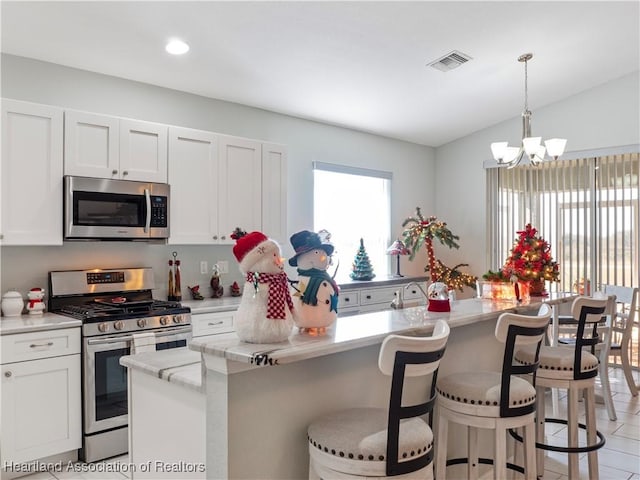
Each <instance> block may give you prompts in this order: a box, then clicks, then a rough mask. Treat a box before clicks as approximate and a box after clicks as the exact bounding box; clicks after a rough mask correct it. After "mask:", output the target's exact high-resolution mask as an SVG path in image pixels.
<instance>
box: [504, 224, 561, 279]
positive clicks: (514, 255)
mask: <svg viewBox="0 0 640 480" xmlns="http://www.w3.org/2000/svg"><path fill="white" fill-rule="evenodd" d="M537 233H538V231H537V230H536V229H535V228H533V227H532V226H531V224H530V223H528V224H527V225H526V226H525V228H524V230H522V231H519V232H517V234H518V237H517V238H516V239H515V241H514V243H513V247H512V249H511V253H510V254H509V257H508V258H507V260H506V262H505V264H504V266H503V267H502V273H503V275H504V276H505V277H506V278H509V277H513V276H516V277H518V279H519V280H521V281H528V282H531V283H532V285H533V284H535V283H543V282H544V281H550V282H557V281H559V278H560V270H559V268H558V263H557V262H555V261H554V260H553V258H552V257H551V247H550V246H549V243H548V242H547V241H546V240H544V239H543V238H542V237H540V236H539V235H537Z"/></svg>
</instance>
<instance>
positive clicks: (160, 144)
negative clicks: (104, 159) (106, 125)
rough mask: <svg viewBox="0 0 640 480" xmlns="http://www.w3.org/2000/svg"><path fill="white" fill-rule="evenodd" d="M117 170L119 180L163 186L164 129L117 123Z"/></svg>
mask: <svg viewBox="0 0 640 480" xmlns="http://www.w3.org/2000/svg"><path fill="white" fill-rule="evenodd" d="M120 170H121V171H122V179H123V180H139V181H145V182H156V183H167V126H166V125H162V124H159V123H151V122H140V121H136V120H126V119H122V120H120Z"/></svg>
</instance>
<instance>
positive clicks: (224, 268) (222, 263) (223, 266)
mask: <svg viewBox="0 0 640 480" xmlns="http://www.w3.org/2000/svg"><path fill="white" fill-rule="evenodd" d="M218 269H219V271H220V273H229V262H227V261H226V260H218Z"/></svg>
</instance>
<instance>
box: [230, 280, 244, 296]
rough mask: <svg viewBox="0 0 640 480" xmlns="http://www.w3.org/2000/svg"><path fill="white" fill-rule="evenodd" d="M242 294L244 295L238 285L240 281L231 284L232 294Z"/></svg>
mask: <svg viewBox="0 0 640 480" xmlns="http://www.w3.org/2000/svg"><path fill="white" fill-rule="evenodd" d="M240 295H242V292H241V291H240V285H238V282H233V285H231V296H232V297H239V296H240Z"/></svg>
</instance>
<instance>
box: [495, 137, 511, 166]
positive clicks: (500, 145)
mask: <svg viewBox="0 0 640 480" xmlns="http://www.w3.org/2000/svg"><path fill="white" fill-rule="evenodd" d="M508 146H509V142H493V143H492V144H491V153H492V154H493V159H494V160H496V161H497V162H499V163H500V162H502V160H503V159H504V154H505V153H506V151H507V147H508Z"/></svg>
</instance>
